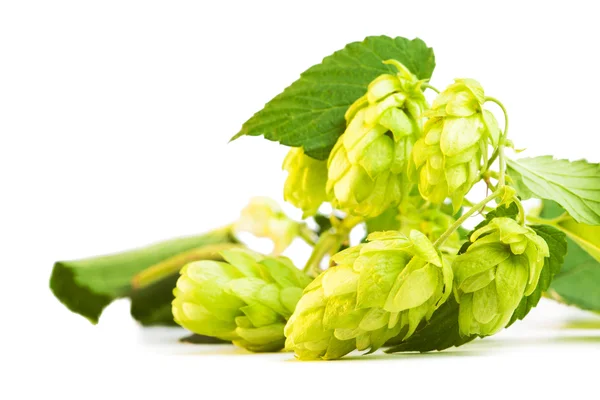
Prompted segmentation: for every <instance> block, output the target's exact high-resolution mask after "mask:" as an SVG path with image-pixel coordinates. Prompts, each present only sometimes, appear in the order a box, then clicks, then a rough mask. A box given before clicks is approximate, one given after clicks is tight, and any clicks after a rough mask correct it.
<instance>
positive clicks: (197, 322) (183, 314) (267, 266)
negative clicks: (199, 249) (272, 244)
mask: <svg viewBox="0 0 600 400" xmlns="http://www.w3.org/2000/svg"><path fill="white" fill-rule="evenodd" d="M221 254H222V256H223V258H224V259H225V261H226V262H218V261H197V262H193V263H190V264H187V265H186V266H185V267H184V268H183V269H182V270H181V276H180V277H179V280H178V281H177V287H176V288H175V290H174V294H175V299H174V300H173V306H172V310H173V316H174V319H175V322H177V323H178V324H179V325H181V326H183V327H184V328H186V329H188V330H190V331H192V332H194V333H197V334H200V335H206V336H213V337H217V338H219V339H223V340H230V341H232V342H233V343H234V344H236V345H237V346H240V347H243V348H246V349H248V350H250V351H255V352H262V351H277V350H281V349H282V348H283V346H284V342H285V338H284V335H283V328H284V326H285V322H286V320H287V319H288V318H289V317H290V316H291V315H292V312H293V311H294V308H295V307H296V303H297V302H298V299H300V296H301V295H302V289H303V288H304V287H306V285H307V284H308V283H309V282H310V278H309V277H308V276H306V275H305V274H304V273H302V272H301V271H299V270H298V269H296V267H294V265H293V264H292V263H291V261H290V260H288V259H287V258H284V257H277V258H274V257H264V256H261V255H259V254H257V253H254V252H251V251H249V250H243V249H234V250H227V251H223V252H222V253H221Z"/></svg>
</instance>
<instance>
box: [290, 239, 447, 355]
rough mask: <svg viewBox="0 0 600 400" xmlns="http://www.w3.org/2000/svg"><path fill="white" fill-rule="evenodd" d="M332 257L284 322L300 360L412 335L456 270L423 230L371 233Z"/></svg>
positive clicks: (443, 298) (442, 298)
mask: <svg viewBox="0 0 600 400" xmlns="http://www.w3.org/2000/svg"><path fill="white" fill-rule="evenodd" d="M368 240H369V242H368V243H366V244H362V245H359V246H355V247H351V248H349V249H346V250H344V251H341V252H339V253H338V254H336V255H335V256H333V258H332V259H333V262H334V263H335V264H337V265H335V266H334V267H332V268H330V269H328V270H327V271H325V272H324V273H322V274H321V275H319V276H318V277H317V278H316V279H315V280H314V281H313V282H312V283H311V284H310V285H309V286H307V287H306V289H305V291H304V294H303V295H302V298H301V299H300V301H299V303H298V305H297V307H296V311H295V312H294V314H293V315H292V317H291V318H290V319H289V321H288V323H287V325H286V327H285V335H286V337H287V340H286V348H287V349H289V350H294V351H295V352H296V355H297V357H298V358H300V359H307V360H308V359H319V358H320V359H326V360H327V359H336V358H340V357H342V356H344V355H345V354H347V353H349V352H351V351H352V350H354V349H358V350H366V349H370V351H371V352H372V351H375V350H377V349H378V348H379V347H381V346H382V345H383V344H384V343H385V342H386V341H388V340H389V339H391V338H393V337H395V336H398V335H400V334H401V335H403V336H404V337H405V338H408V337H409V336H411V335H412V333H413V332H414V331H415V329H416V328H417V326H418V325H419V323H420V322H421V321H423V320H427V319H429V318H430V317H431V315H432V314H433V312H434V311H435V310H436V309H437V308H438V307H439V306H440V305H441V304H442V303H444V302H445V301H446V299H447V298H448V296H449V294H450V292H451V290H452V289H451V288H452V269H451V267H450V265H449V263H448V262H447V261H446V260H445V259H443V258H442V256H441V255H440V253H438V252H437V251H436V250H435V248H434V247H433V245H432V244H431V242H430V241H429V240H428V239H427V238H426V237H425V236H424V235H423V234H422V233H420V232H417V231H412V232H411V234H410V237H406V236H404V235H402V234H400V233H398V232H394V231H389V232H378V233H374V234H371V235H370V236H369V238H368Z"/></svg>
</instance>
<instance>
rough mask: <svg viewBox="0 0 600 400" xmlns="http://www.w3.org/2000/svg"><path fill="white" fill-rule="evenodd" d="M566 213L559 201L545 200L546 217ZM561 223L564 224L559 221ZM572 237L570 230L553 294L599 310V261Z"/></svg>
mask: <svg viewBox="0 0 600 400" xmlns="http://www.w3.org/2000/svg"><path fill="white" fill-rule="evenodd" d="M563 213H564V209H563V208H562V207H560V206H559V205H558V204H556V203H555V202H553V201H548V200H544V202H543V209H542V213H541V216H542V217H543V218H557V217H560V216H561V215H563ZM558 225H559V226H560V225H562V223H561V222H558ZM580 225H581V224H580ZM588 226H589V225H588ZM593 228H597V227H595V226H594V227H593ZM559 229H560V228H559ZM572 237H573V236H572V234H569V233H568V232H567V247H568V251H567V255H566V256H565V260H564V265H563V267H562V269H561V271H560V272H559V273H558V274H556V276H555V277H554V279H553V281H552V285H551V286H550V290H549V294H550V297H551V298H554V299H556V300H558V301H560V302H563V303H566V304H571V305H574V306H577V307H579V308H582V309H584V310H591V311H596V312H599V311H600V262H599V261H598V260H597V259H595V258H594V257H593V256H592V255H591V254H590V253H589V252H588V251H586V250H584V248H582V247H581V246H580V245H578V244H577V242H576V241H575V240H573V239H572ZM598 238H599V237H598V236H596V237H595V239H598Z"/></svg>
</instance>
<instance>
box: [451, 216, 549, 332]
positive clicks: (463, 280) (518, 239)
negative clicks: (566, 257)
mask: <svg viewBox="0 0 600 400" xmlns="http://www.w3.org/2000/svg"><path fill="white" fill-rule="evenodd" d="M471 241H472V242H473V243H472V244H471V245H470V247H469V248H468V249H467V251H466V253H464V254H461V255H459V256H457V257H456V259H455V260H454V262H453V264H452V267H453V269H454V276H455V282H454V289H455V291H456V295H457V300H458V302H459V304H460V309H459V327H460V333H461V335H463V336H468V335H474V334H477V335H481V336H484V335H492V334H494V333H496V332H498V331H499V330H501V329H502V328H504V327H505V326H506V324H507V323H508V322H509V320H510V318H511V316H512V315H513V312H514V311H515V309H516V308H517V306H518V304H519V302H520V301H521V299H522V298H523V296H528V295H530V294H531V293H532V292H533V291H534V290H535V288H536V286H537V284H538V280H539V277H540V273H541V271H542V268H543V266H544V257H548V256H549V251H548V245H547V244H546V242H545V241H544V239H542V238H541V237H539V236H538V235H537V234H536V233H535V231H534V230H533V229H531V228H528V227H524V226H521V225H519V224H518V223H517V222H515V221H514V220H512V219H510V218H494V219H493V220H492V221H491V222H490V223H489V224H488V225H486V226H484V227H483V228H480V229H478V230H476V231H475V232H474V233H473V235H472V236H471Z"/></svg>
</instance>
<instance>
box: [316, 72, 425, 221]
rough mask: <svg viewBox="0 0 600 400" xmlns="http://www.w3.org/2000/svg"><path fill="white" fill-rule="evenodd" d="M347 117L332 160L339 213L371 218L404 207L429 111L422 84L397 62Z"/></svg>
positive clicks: (331, 192) (330, 190)
mask: <svg viewBox="0 0 600 400" xmlns="http://www.w3.org/2000/svg"><path fill="white" fill-rule="evenodd" d="M387 63H388V64H392V65H394V66H395V67H396V68H397V69H398V73H396V74H394V75H392V74H384V75H381V76H379V77H377V78H376V79H375V80H374V81H372V82H371V83H370V84H369V87H368V90H367V93H366V94H365V95H364V96H363V97H361V98H359V99H358V100H356V102H354V104H352V105H351V106H350V107H349V108H348V110H347V112H346V123H347V128H346V131H345V132H344V133H343V134H342V135H341V136H340V138H339V139H338V141H337V142H336V144H335V146H334V147H333V150H332V151H331V154H330V155H329V160H328V162H327V165H328V177H327V187H326V189H327V194H328V196H329V197H330V199H331V200H332V203H333V205H334V206H335V207H337V208H340V209H342V210H344V211H347V212H349V213H351V214H354V215H357V216H361V217H365V218H372V217H375V216H377V215H379V214H381V213H382V212H383V211H385V210H386V209H387V208H389V207H391V206H394V205H396V204H398V203H399V202H400V200H401V199H402V197H403V196H404V195H405V194H406V193H407V192H408V190H409V188H410V184H409V182H408V180H407V177H406V172H407V165H408V161H409V158H410V153H411V149H412V147H413V143H414V142H415V140H417V138H418V137H419V136H420V134H421V130H422V126H421V118H422V116H423V112H424V111H425V110H426V109H427V107H428V105H427V102H426V100H425V97H424V96H423V92H422V91H421V85H422V83H423V82H422V81H419V80H417V78H416V77H415V76H414V75H413V74H412V73H411V72H410V71H409V70H408V69H407V68H406V67H405V66H404V65H402V64H400V63H399V62H398V61H395V60H390V61H387Z"/></svg>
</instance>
